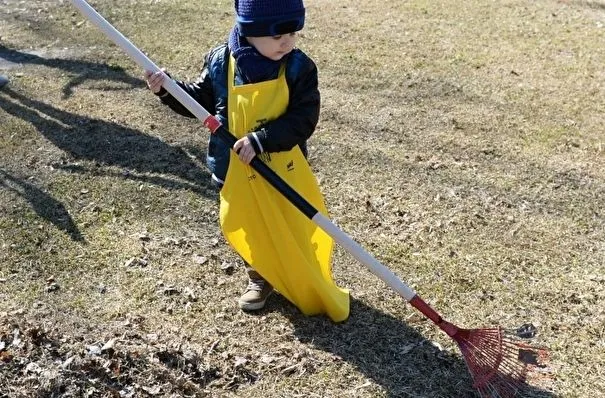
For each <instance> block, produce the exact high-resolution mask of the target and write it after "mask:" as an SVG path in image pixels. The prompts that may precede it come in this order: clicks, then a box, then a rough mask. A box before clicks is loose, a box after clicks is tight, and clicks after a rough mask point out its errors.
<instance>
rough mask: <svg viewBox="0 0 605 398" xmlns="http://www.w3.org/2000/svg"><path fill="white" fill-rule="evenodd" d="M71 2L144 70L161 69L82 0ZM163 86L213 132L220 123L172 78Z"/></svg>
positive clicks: (165, 80) (166, 80) (72, 0)
mask: <svg viewBox="0 0 605 398" xmlns="http://www.w3.org/2000/svg"><path fill="white" fill-rule="evenodd" d="M71 2H72V4H73V5H74V6H75V7H76V8H77V9H78V10H80V12H81V13H82V14H84V16H86V18H87V19H88V20H89V21H90V22H92V23H93V24H94V25H95V26H97V27H98V28H99V29H101V30H102V31H103V33H105V34H106V35H107V36H108V37H109V38H110V39H111V40H112V41H113V42H114V43H115V44H117V45H118V46H119V47H121V48H122V49H123V50H124V51H125V52H126V53H127V54H128V55H130V57H131V58H132V59H133V60H134V61H135V62H136V63H137V64H138V65H139V66H140V67H141V68H143V69H144V70H148V71H151V72H157V71H161V69H160V68H159V67H158V66H157V65H156V64H154V63H153V62H152V61H151V60H150V59H149V58H148V57H147V56H146V55H145V54H143V52H142V51H141V50H139V49H138V48H137V47H136V46H135V45H134V44H132V43H131V42H130V40H128V39H127V38H126V37H124V35H122V34H121V33H120V32H119V31H118V30H117V29H116V28H114V27H113V26H112V25H111V24H110V23H109V22H107V20H106V19H105V18H103V17H102V16H101V14H99V13H98V12H97V11H96V10H95V9H94V8H92V7H91V6H90V4H88V3H87V2H86V1H84V0H71ZM163 86H164V88H165V89H166V90H167V91H168V92H169V93H170V94H172V96H173V97H175V98H176V99H177V100H178V101H179V102H180V103H181V104H183V106H185V107H186V108H187V109H188V110H189V111H190V112H191V113H192V114H193V115H194V116H195V117H197V118H198V119H200V120H201V121H203V122H204V124H205V125H206V127H208V128H209V129H210V131H212V132H214V131H216V129H218V128H219V127H220V126H221V123H220V122H219V121H218V120H217V119H216V118H215V117H214V116H212V115H210V114H209V113H208V111H206V110H205V109H204V108H203V107H202V106H201V105H200V104H198V103H197V102H196V101H195V100H194V99H193V98H191V96H190V95H189V94H187V93H186V92H185V90H183V89H182V88H181V87H179V85H178V84H176V83H175V81H174V80H172V79H170V78H167V79H164V85H163Z"/></svg>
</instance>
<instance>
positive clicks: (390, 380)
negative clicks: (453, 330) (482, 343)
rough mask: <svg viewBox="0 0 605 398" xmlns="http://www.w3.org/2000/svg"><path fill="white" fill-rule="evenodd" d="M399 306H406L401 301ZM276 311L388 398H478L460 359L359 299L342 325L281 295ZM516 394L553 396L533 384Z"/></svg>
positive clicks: (273, 306)
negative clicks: (306, 312) (311, 313)
mask: <svg viewBox="0 0 605 398" xmlns="http://www.w3.org/2000/svg"><path fill="white" fill-rule="evenodd" d="M401 305H407V304H406V303H405V301H402V304H401ZM276 310H278V311H281V312H283V313H284V315H286V316H287V317H288V318H289V319H290V321H291V322H292V324H293V325H294V327H295V331H294V333H295V335H296V336H297V338H298V339H299V340H300V341H301V342H303V343H306V344H309V345H311V346H313V347H316V348H318V349H321V350H323V351H326V352H330V353H332V354H334V355H335V356H337V357H339V358H341V359H342V360H343V361H346V362H347V363H349V364H351V365H353V366H354V367H355V368H357V369H358V370H359V371H360V372H361V373H362V374H363V375H365V376H366V377H367V378H368V379H371V380H372V381H373V382H374V383H376V384H378V385H380V386H381V387H382V388H383V389H384V391H385V392H386V394H387V396H388V397H392V398H395V397H398V398H400V397H401V398H402V397H410V398H411V397H414V398H417V397H423V398H431V397H434V398H437V397H457V398H467V397H468V398H476V397H479V394H478V393H477V392H476V391H475V390H474V388H473V387H472V381H471V377H470V374H469V373H468V371H467V368H466V365H465V363H464V361H463V360H462V359H461V357H460V356H458V355H453V354H451V353H449V352H447V351H441V350H440V349H438V348H437V347H436V346H435V345H433V344H432V343H431V342H430V341H428V340H426V339H425V338H424V337H423V336H422V335H420V334H419V333H418V332H417V331H415V330H414V329H413V328H412V327H410V326H408V325H406V324H405V323H404V322H402V321H401V320H399V319H396V318H394V317H392V316H390V315H388V314H385V313H383V312H380V311H378V310H376V309H374V308H372V307H369V306H367V305H366V304H364V303H363V302H361V301H359V300H357V299H354V298H352V299H351V315H350V317H349V319H348V320H347V321H345V322H343V323H340V324H334V323H333V322H331V321H330V320H329V319H327V318H326V317H305V316H303V315H301V314H300V312H299V311H298V310H297V309H296V308H295V307H294V306H292V305H291V304H289V303H288V302H287V300H286V299H285V298H283V297H281V296H279V295H277V296H276V298H274V299H273V300H272V301H271V302H270V304H269V305H268V308H267V311H276ZM427 322H429V321H427ZM355 387H359V386H349V388H348V390H352V389H354V388H355ZM362 393H363V388H362V389H360V394H362ZM518 396H519V397H534V398H553V397H555V395H554V394H553V393H551V392H548V391H545V390H542V389H538V388H535V387H532V386H529V385H525V386H524V391H523V393H522V394H519V395H518Z"/></svg>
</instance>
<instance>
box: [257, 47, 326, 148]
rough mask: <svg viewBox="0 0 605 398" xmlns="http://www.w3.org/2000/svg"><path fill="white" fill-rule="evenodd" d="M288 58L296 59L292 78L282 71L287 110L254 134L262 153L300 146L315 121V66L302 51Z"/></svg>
mask: <svg viewBox="0 0 605 398" xmlns="http://www.w3.org/2000/svg"><path fill="white" fill-rule="evenodd" d="M292 55H294V56H295V57H299V59H298V60H296V59H295V60H293V62H292V67H293V70H292V71H291V75H292V77H290V78H289V76H288V71H287V72H286V78H287V80H288V88H289V90H290V99H289V104H288V108H287V110H286V112H285V113H284V114H283V115H282V116H280V117H278V118H277V119H275V120H272V121H270V122H268V123H266V124H265V125H263V126H262V128H261V129H260V130H259V131H257V132H256V135H257V137H258V139H259V141H260V143H261V145H262V148H263V150H264V152H281V151H289V150H290V149H292V148H294V147H295V146H296V145H304V143H305V142H306V141H307V140H308V139H309V137H311V135H312V134H313V132H314V131H315V127H316V126H317V123H318V121H319V110H320V94H319V88H318V78H317V66H316V65H315V63H314V62H313V61H312V60H311V59H310V58H309V57H307V56H306V55H305V54H304V53H302V52H298V53H297V54H292Z"/></svg>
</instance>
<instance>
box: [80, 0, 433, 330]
mask: <svg viewBox="0 0 605 398" xmlns="http://www.w3.org/2000/svg"><path fill="white" fill-rule="evenodd" d="M71 2H72V4H73V5H74V6H75V7H76V8H78V10H80V12H81V13H82V14H84V15H85V16H86V18H88V20H89V21H90V22H92V23H93V24H94V25H96V26H97V27H98V28H99V29H101V31H103V32H104V33H105V34H106V35H107V36H108V37H109V38H110V39H111V40H112V41H113V42H114V43H115V44H117V45H118V46H119V47H121V48H122V49H123V50H124V51H125V52H126V53H127V54H128V55H130V57H131V58H132V59H134V61H135V62H136V63H137V64H138V65H139V66H141V67H142V68H143V69H145V70H148V71H151V72H157V71H160V68H158V67H157V65H155V64H154V63H153V62H152V61H151V60H150V59H149V58H148V57H147V56H146V55H145V54H143V53H142V52H141V50H139V49H138V48H137V47H135V46H134V45H133V44H132V43H131V42H130V41H129V40H128V39H127V38H126V37H124V36H123V35H122V34H121V33H120V32H118V31H117V30H116V29H115V28H114V27H113V26H112V25H111V24H110V23H109V22H107V20H105V18H103V17H102V16H101V15H100V14H99V13H98V12H97V11H95V9H94V8H92V7H91V6H90V5H89V4H88V3H87V2H86V1H84V0H71ZM163 86H164V88H165V89H166V91H168V92H169V93H170V94H171V95H172V96H173V97H175V98H176V99H177V100H178V101H179V102H180V103H181V104H183V106H185V107H186V108H187V109H188V110H189V111H190V112H191V113H192V114H193V115H195V116H196V117H197V118H198V119H200V120H201V121H202V122H203V123H204V125H205V126H206V127H207V128H208V129H209V130H210V131H211V132H212V133H213V134H217V135H218V136H219V137H220V138H222V139H224V140H225V141H226V142H227V143H230V144H231V145H230V146H233V143H235V140H236V138H235V137H234V136H233V135H232V134H231V133H229V131H227V130H226V129H225V128H224V127H222V125H221V123H220V122H219V121H218V120H217V119H216V118H215V117H214V116H212V115H210V114H209V113H208V112H207V111H206V110H205V109H204V108H203V107H202V106H201V105H200V104H199V103H198V102H197V101H195V100H194V99H193V98H191V96H190V95H189V94H187V93H186V92H185V91H184V90H183V89H182V88H181V87H180V86H179V85H178V84H176V83H175V82H174V80H172V79H170V78H167V79H165V80H164V85H163ZM250 165H251V166H252V167H253V168H254V169H255V170H256V171H258V172H259V173H260V174H261V175H262V176H263V177H264V178H265V179H266V180H267V181H268V182H269V183H270V184H271V185H272V186H273V187H274V188H275V189H277V190H278V191H279V192H280V193H281V194H283V195H284V196H285V197H286V198H287V199H288V200H289V201H290V202H291V203H292V204H293V205H294V206H296V207H297V208H298V209H299V210H300V211H302V212H303V213H304V214H305V215H306V216H307V217H308V218H309V219H310V220H312V221H313V222H314V223H315V224H316V225H317V226H319V227H320V228H321V229H323V230H324V231H325V232H326V233H327V234H328V235H330V236H331V237H332V238H333V239H334V240H335V241H336V242H338V243H339V244H340V245H341V246H342V247H344V248H345V249H346V250H347V251H348V252H349V253H350V254H351V255H353V257H355V258H356V259H357V260H358V261H359V262H361V263H362V264H364V265H365V266H367V267H368V268H369V270H370V271H371V272H372V273H374V274H375V275H376V276H378V277H379V278H380V279H382V280H383V281H384V282H385V283H386V284H387V285H388V286H389V287H391V289H393V290H394V291H395V292H397V293H398V294H399V295H400V296H401V297H403V298H404V299H405V300H406V301H408V302H410V301H412V299H414V297H416V300H414V302H412V304H413V305H414V306H415V307H416V305H415V303H416V302H417V301H418V300H419V297H417V296H416V293H415V292H414V290H412V289H411V288H410V287H409V286H408V285H406V284H405V283H403V282H402V281H401V280H399V278H397V276H396V275H395V274H394V273H393V272H392V271H391V270H390V269H388V268H387V267H385V266H384V265H382V264H381V263H380V262H379V261H378V260H376V259H375V258H374V257H372V256H371V255H370V254H369V253H367V252H366V251H365V250H364V249H363V248H362V247H361V246H360V245H359V244H358V243H357V242H355V241H354V240H353V239H351V238H350V237H349V236H348V235H347V234H345V233H344V232H343V231H342V230H340V229H339V228H338V227H337V226H336V225H334V223H332V222H331V221H330V220H329V219H328V218H327V217H325V216H323V215H322V214H321V213H319V211H317V210H316V209H315V208H313V206H311V204H309V202H307V201H306V200H305V199H304V198H303V197H302V196H300V195H299V194H298V193H297V192H296V191H294V190H293V189H292V188H291V187H290V186H289V185H288V184H287V183H286V182H285V181H283V180H282V179H281V177H279V176H278V175H277V174H275V172H274V171H273V170H271V169H270V168H269V167H268V166H267V165H266V164H265V163H263V162H262V161H261V160H260V159H258V158H254V159H253V161H252V162H251V163H250ZM421 311H422V310H421ZM423 312H424V311H423ZM425 315H426V314H425ZM429 318H431V319H432V320H433V321H436V320H435V319H433V318H434V316H433V317H431V316H429Z"/></svg>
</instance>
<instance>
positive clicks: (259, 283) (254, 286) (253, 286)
mask: <svg viewBox="0 0 605 398" xmlns="http://www.w3.org/2000/svg"><path fill="white" fill-rule="evenodd" d="M265 283H266V282H265V280H264V279H250V280H249V281H248V288H247V289H246V290H256V291H258V292H261V291H262V290H263V289H264V288H265Z"/></svg>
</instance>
